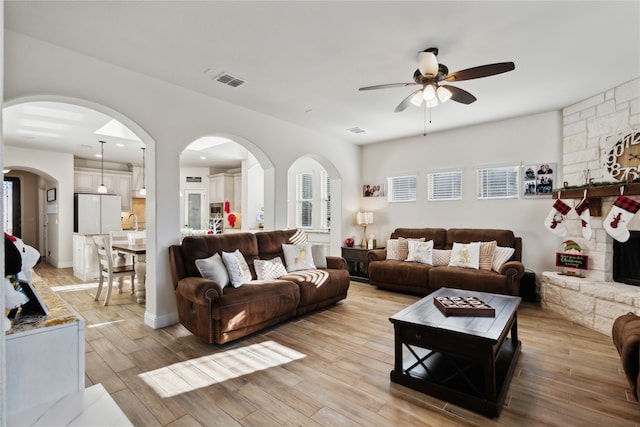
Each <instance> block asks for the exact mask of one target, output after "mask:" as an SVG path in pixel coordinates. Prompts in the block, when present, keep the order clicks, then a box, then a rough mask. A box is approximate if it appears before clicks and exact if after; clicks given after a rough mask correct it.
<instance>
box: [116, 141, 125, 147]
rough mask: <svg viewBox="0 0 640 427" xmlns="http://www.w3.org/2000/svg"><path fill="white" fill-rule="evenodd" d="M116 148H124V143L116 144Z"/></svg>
mask: <svg viewBox="0 0 640 427" xmlns="http://www.w3.org/2000/svg"><path fill="white" fill-rule="evenodd" d="M116 147H124V144H123V143H122V142H118V143H116Z"/></svg>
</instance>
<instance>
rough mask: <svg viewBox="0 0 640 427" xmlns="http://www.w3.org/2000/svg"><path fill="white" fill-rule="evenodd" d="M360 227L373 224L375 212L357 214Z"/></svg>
mask: <svg viewBox="0 0 640 427" xmlns="http://www.w3.org/2000/svg"><path fill="white" fill-rule="evenodd" d="M356 221H357V223H358V225H368V224H373V212H358V213H357V214H356Z"/></svg>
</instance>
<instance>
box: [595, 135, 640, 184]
mask: <svg viewBox="0 0 640 427" xmlns="http://www.w3.org/2000/svg"><path fill="white" fill-rule="evenodd" d="M604 166H605V167H606V168H607V171H608V172H609V175H611V176H612V177H613V178H615V179H617V180H618V181H624V180H627V179H630V180H634V179H636V178H638V177H640V130H634V131H631V132H629V133H627V134H624V135H623V136H622V137H620V138H619V139H617V140H616V142H615V143H614V144H613V146H612V147H611V149H610V150H609V152H607V153H606V157H605V162H604Z"/></svg>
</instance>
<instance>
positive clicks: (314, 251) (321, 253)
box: [311, 245, 327, 268]
mask: <svg viewBox="0 0 640 427" xmlns="http://www.w3.org/2000/svg"><path fill="white" fill-rule="evenodd" d="M311 258H313V265H315V266H316V268H327V255H326V251H325V246H324V245H311Z"/></svg>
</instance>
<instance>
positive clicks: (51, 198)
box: [47, 188, 56, 202]
mask: <svg viewBox="0 0 640 427" xmlns="http://www.w3.org/2000/svg"><path fill="white" fill-rule="evenodd" d="M55 201H56V189H55V188H51V189H49V190H47V202H55Z"/></svg>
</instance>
